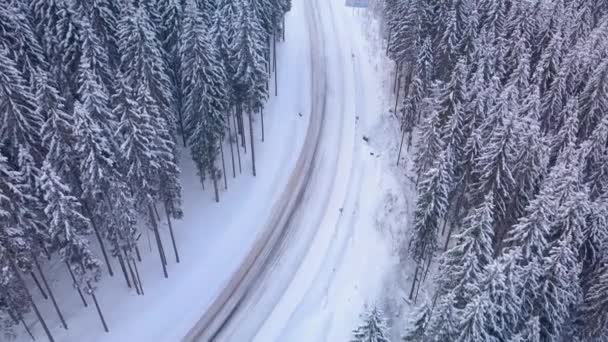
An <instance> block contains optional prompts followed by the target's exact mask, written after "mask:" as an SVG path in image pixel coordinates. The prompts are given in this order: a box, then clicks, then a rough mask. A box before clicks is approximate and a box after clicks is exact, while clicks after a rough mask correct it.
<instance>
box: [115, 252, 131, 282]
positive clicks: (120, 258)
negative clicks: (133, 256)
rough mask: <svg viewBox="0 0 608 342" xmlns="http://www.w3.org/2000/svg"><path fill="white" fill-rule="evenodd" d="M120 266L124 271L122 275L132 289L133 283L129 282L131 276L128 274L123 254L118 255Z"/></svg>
mask: <svg viewBox="0 0 608 342" xmlns="http://www.w3.org/2000/svg"><path fill="white" fill-rule="evenodd" d="M117 258H118V264H120V269H121V270H122V274H123V276H124V277H125V281H126V282H127V286H128V287H129V288H131V287H132V286H131V281H130V280H129V275H128V274H127V268H126V267H125V261H124V260H123V258H122V255H121V254H118V256H117Z"/></svg>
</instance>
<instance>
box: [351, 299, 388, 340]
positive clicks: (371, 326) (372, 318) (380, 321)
mask: <svg viewBox="0 0 608 342" xmlns="http://www.w3.org/2000/svg"><path fill="white" fill-rule="evenodd" d="M362 319H363V323H362V324H361V325H360V326H359V327H358V328H357V329H355V330H354V331H353V339H352V340H351V342H389V338H388V332H387V327H386V321H385V318H384V314H383V313H382V311H381V310H379V309H378V308H376V307H374V308H372V309H371V310H368V311H367V312H366V313H365V314H363V315H362Z"/></svg>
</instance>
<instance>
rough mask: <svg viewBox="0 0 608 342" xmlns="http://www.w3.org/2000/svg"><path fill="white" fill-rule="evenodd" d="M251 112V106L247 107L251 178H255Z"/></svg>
mask: <svg viewBox="0 0 608 342" xmlns="http://www.w3.org/2000/svg"><path fill="white" fill-rule="evenodd" d="M252 116H253V112H252V111H251V106H250V107H249V140H250V141H251V167H252V171H253V176H254V177H255V175H256V174H255V148H254V143H253V119H252Z"/></svg>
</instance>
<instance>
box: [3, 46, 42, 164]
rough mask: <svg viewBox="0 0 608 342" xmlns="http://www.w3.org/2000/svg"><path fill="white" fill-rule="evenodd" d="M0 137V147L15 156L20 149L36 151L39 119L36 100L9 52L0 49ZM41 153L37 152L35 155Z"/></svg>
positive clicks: (40, 121) (39, 125)
mask: <svg viewBox="0 0 608 342" xmlns="http://www.w3.org/2000/svg"><path fill="white" fill-rule="evenodd" d="M0 79H1V82H0V108H1V109H2V110H1V111H0V112H1V114H0V120H1V122H2V125H0V135H1V136H2V139H1V141H2V144H3V145H4V146H6V147H7V148H8V150H9V151H10V152H11V153H12V155H13V156H16V152H17V149H18V147H19V146H20V145H25V146H29V147H30V148H32V149H34V151H35V150H36V149H37V148H38V146H39V145H38V141H40V137H39V132H40V128H41V127H42V118H41V117H39V116H38V115H37V113H36V100H35V98H34V94H32V93H31V91H30V88H29V87H28V85H27V81H26V79H24V76H23V74H22V73H21V72H20V71H19V70H18V69H17V65H16V63H15V62H14V61H13V60H12V59H10V58H9V57H8V51H7V50H6V49H5V48H2V47H0ZM37 152H38V153H40V151H37Z"/></svg>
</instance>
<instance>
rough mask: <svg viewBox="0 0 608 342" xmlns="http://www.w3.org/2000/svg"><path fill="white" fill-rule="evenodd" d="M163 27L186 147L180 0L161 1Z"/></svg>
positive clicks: (172, 89)
mask: <svg viewBox="0 0 608 342" xmlns="http://www.w3.org/2000/svg"><path fill="white" fill-rule="evenodd" d="M158 6H159V12H160V16H161V17H160V19H161V25H160V27H159V30H158V31H159V37H160V38H159V39H160V41H161V43H162V47H163V52H164V53H163V56H164V59H165V62H166V65H167V73H168V75H169V80H170V82H171V94H172V101H171V104H172V108H173V110H174V111H175V113H176V120H177V127H178V128H179V133H180V134H181V135H182V140H183V143H184V146H186V133H185V129H184V117H183V101H184V100H183V91H182V76H181V68H182V67H181V58H180V50H181V48H180V44H181V41H180V35H181V32H182V18H183V16H184V13H183V5H182V2H181V1H178V0H160V1H159V2H158Z"/></svg>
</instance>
